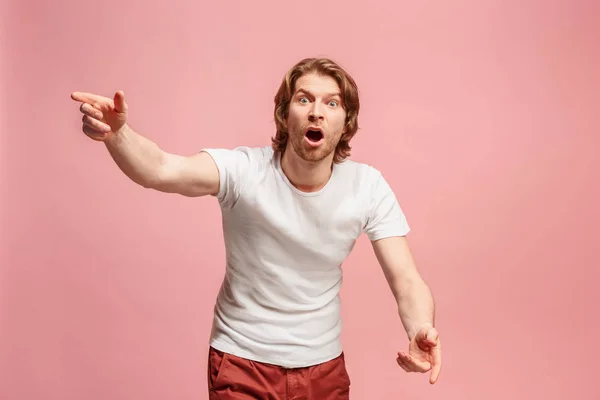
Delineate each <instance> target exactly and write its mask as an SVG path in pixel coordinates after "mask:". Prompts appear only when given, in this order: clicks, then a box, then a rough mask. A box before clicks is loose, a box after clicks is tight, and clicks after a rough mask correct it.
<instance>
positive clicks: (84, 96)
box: [71, 92, 110, 104]
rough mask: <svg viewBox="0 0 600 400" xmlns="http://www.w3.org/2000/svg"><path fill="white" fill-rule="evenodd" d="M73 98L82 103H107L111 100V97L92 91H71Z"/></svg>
mask: <svg viewBox="0 0 600 400" xmlns="http://www.w3.org/2000/svg"><path fill="white" fill-rule="evenodd" d="M71 98H72V99H73V100H75V101H80V102H82V103H90V104H95V103H99V104H102V103H106V102H107V101H110V99H109V98H106V97H104V96H99V95H97V94H92V93H84V92H73V93H71Z"/></svg>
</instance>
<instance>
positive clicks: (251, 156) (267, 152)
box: [203, 146, 273, 167]
mask: <svg viewBox="0 0 600 400" xmlns="http://www.w3.org/2000/svg"><path fill="white" fill-rule="evenodd" d="M203 151H205V152H207V153H209V154H210V155H211V156H212V157H213V158H214V159H215V161H216V162H217V164H218V165H222V166H226V165H231V166H234V165H239V166H243V167H249V166H252V165H261V164H265V163H269V162H270V160H272V158H273V149H272V148H271V147H267V146H263V147H251V146H238V147H234V148H232V149H226V148H209V149H203Z"/></svg>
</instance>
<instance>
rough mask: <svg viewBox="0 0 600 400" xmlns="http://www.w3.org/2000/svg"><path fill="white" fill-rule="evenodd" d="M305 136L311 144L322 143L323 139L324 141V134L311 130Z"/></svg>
mask: <svg viewBox="0 0 600 400" xmlns="http://www.w3.org/2000/svg"><path fill="white" fill-rule="evenodd" d="M305 136H306V138H307V139H308V141H309V142H312V143H318V142H320V141H321V139H323V132H321V131H318V130H312V129H309V130H308V131H307V132H306V135H305Z"/></svg>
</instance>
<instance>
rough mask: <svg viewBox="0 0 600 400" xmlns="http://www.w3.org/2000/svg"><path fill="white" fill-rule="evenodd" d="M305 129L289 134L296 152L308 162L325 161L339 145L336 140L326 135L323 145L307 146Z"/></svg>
mask: <svg viewBox="0 0 600 400" xmlns="http://www.w3.org/2000/svg"><path fill="white" fill-rule="evenodd" d="M303 132H304V130H301V131H299V132H296V133H294V134H291V135H290V136H288V138H289V140H291V142H292V148H293V150H294V153H296V155H298V157H300V158H301V159H303V160H304V161H308V162H313V163H317V162H319V161H323V160H324V159H325V158H327V157H328V156H329V155H330V154H331V153H332V152H333V151H335V148H336V146H337V143H336V142H332V140H331V138H330V136H329V135H328V136H326V137H325V141H324V143H323V144H321V146H319V147H317V148H311V147H309V146H307V144H306V143H305V141H304V140H305V139H304V134H303Z"/></svg>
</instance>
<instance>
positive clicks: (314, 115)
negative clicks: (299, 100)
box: [308, 101, 324, 122]
mask: <svg viewBox="0 0 600 400" xmlns="http://www.w3.org/2000/svg"><path fill="white" fill-rule="evenodd" d="M323 118H324V117H323V111H322V110H321V108H320V107H319V103H318V102H316V101H315V102H314V103H313V106H312V108H311V110H310V112H309V113H308V119H309V121H311V122H314V121H316V120H322V119H323Z"/></svg>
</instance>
